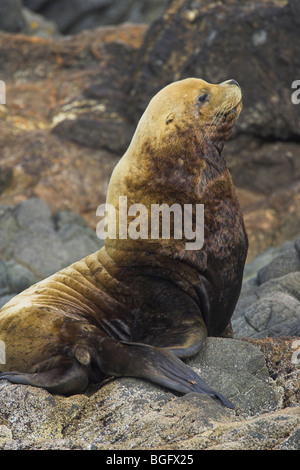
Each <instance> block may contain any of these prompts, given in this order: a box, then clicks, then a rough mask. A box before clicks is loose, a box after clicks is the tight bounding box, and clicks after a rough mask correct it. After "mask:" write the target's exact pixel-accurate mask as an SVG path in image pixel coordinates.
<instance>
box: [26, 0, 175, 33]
mask: <svg viewBox="0 0 300 470" xmlns="http://www.w3.org/2000/svg"><path fill="white" fill-rule="evenodd" d="M23 1H24V5H25V6H27V7H28V8H30V9H32V10H34V11H37V12H41V13H42V14H43V15H44V16H45V17H47V18H49V19H51V20H52V21H53V22H55V23H56V24H57V25H58V28H59V30H60V31H61V32H62V33H67V34H74V33H78V32H79V31H82V30H83V29H91V28H96V27H98V26H101V25H112V24H119V23H128V22H130V23H132V22H134V23H151V22H152V21H153V20H154V19H155V18H157V17H158V16H159V15H160V14H162V13H163V11H164V9H165V6H166V5H167V0H122V2H120V1H119V0H73V3H72V5H71V4H70V2H68V0H54V1H53V0H51V1H50V0H48V1H47V0H42V1H37V0H23Z"/></svg>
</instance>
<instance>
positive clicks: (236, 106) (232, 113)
mask: <svg viewBox="0 0 300 470" xmlns="http://www.w3.org/2000/svg"><path fill="white" fill-rule="evenodd" d="M240 104H241V101H239V102H238V103H237V104H236V105H235V106H234V107H233V108H231V109H230V110H229V111H226V113H223V114H222V116H223V117H225V118H227V117H228V116H230V115H232V116H234V115H236V114H237V111H238V107H239V106H240Z"/></svg>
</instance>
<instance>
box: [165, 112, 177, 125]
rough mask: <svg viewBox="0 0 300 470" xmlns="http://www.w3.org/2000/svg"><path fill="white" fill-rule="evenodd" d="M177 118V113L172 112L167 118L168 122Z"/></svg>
mask: <svg viewBox="0 0 300 470" xmlns="http://www.w3.org/2000/svg"><path fill="white" fill-rule="evenodd" d="M174 118H175V113H170V114H169V115H168V116H167V119H166V124H167V125H168V124H170V122H172V121H173V120H174Z"/></svg>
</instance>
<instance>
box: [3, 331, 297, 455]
mask: <svg viewBox="0 0 300 470" xmlns="http://www.w3.org/2000/svg"><path fill="white" fill-rule="evenodd" d="M233 352H235V353H233ZM220 354H221V357H222V360H221V361H220ZM190 365H191V366H192V367H194V368H195V370H197V371H198V372H200V373H201V374H202V375H203V377H204V378H205V379H206V380H210V383H211V384H213V385H214V386H215V387H218V388H219V389H222V391H223V393H225V392H226V393H227V395H228V396H229V397H230V398H232V400H233V401H234V402H235V404H236V410H235V411H232V410H228V409H227V408H224V407H223V406H222V405H220V404H219V403H217V402H216V401H214V400H212V399H211V398H209V397H207V396H205V395H199V394H193V393H191V394H188V395H185V396H181V397H180V396H175V395H173V394H172V393H169V392H168V391H167V390H163V389H162V388H160V387H158V386H155V385H152V384H151V383H147V382H143V381H142V380H137V379H131V378H121V379H118V380H114V381H110V382H108V383H107V384H105V385H104V386H103V387H102V388H97V387H94V388H93V387H91V388H90V389H89V390H88V392H87V393H85V394H83V395H77V396H73V397H69V398H65V397H61V396H52V395H50V394H49V393H48V392H46V391H44V390H39V389H35V388H33V387H24V386H22V385H12V384H8V383H6V382H0V404H1V406H0V423H1V427H0V448H1V449H40V448H42V449H49V448H50V449H51V448H52V449H53V448H55V449H75V448H77V449H103V450H104V449H108V448H109V449H127V450H133V449H134V450H137V449H152V450H153V449H194V450H197V449H237V448H238V449H290V450H294V449H299V444H300V443H299V426H300V407H299V406H294V407H289V408H282V406H281V402H282V394H283V391H282V388H280V387H278V386H277V385H276V383H275V382H274V381H272V380H271V379H270V378H269V374H268V370H267V368H266V365H265V361H264V356H263V354H262V353H261V352H260V351H259V349H258V348H257V347H255V346H253V345H251V344H248V343H247V342H244V341H240V340H226V339H220V338H209V340H208V341H207V344H206V346H205V348H204V350H203V352H202V353H201V354H200V355H199V356H198V357H197V358H196V359H194V360H193V361H191V362H190Z"/></svg>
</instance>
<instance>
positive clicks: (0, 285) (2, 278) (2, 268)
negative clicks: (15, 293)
mask: <svg viewBox="0 0 300 470" xmlns="http://www.w3.org/2000/svg"><path fill="white" fill-rule="evenodd" d="M7 291H8V288H7V267H6V264H5V263H4V262H3V261H2V260H1V259H0V296H2V295H4V294H6V293H7Z"/></svg>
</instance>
